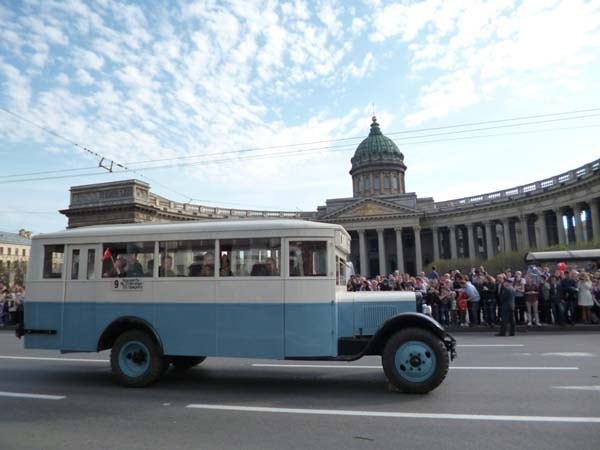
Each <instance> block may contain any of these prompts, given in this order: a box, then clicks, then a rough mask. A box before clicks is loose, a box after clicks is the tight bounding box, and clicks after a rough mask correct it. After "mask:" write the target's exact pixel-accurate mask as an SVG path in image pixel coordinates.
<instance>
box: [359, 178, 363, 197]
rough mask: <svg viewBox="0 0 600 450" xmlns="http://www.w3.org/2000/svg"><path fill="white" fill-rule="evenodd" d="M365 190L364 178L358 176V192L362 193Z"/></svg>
mask: <svg viewBox="0 0 600 450" xmlns="http://www.w3.org/2000/svg"><path fill="white" fill-rule="evenodd" d="M362 191H363V179H362V176H360V177H358V192H359V193H362Z"/></svg>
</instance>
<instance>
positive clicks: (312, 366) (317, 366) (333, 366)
mask: <svg viewBox="0 0 600 450" xmlns="http://www.w3.org/2000/svg"><path fill="white" fill-rule="evenodd" d="M252 367H285V368H290V369H301V368H308V369H380V370H381V368H382V367H381V366H359V365H342V364H252ZM450 369H451V370H579V367H522V366H450Z"/></svg>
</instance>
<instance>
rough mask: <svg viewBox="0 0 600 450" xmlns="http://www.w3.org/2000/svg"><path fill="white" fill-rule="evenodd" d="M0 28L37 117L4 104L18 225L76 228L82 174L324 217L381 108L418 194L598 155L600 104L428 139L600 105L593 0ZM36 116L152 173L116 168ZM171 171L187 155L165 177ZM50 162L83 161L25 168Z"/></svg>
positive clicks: (5, 11) (183, 7) (74, 16)
mask: <svg viewBox="0 0 600 450" xmlns="http://www.w3.org/2000/svg"><path fill="white" fill-rule="evenodd" d="M0 23H2V27H1V28H0V107H1V108H3V109H5V110H8V111H10V112H12V113H14V114H16V115H18V116H19V117H21V118H24V119H26V120H23V119H18V118H16V117H15V116H12V115H10V114H8V113H6V112H4V111H0V158H1V159H0V160H1V161H2V168H3V173H4V177H3V181H0V189H1V192H2V199H3V201H2V205H0V229H2V230H4V231H16V230H18V229H19V228H22V227H24V228H27V229H30V230H32V231H34V232H44V231H51V230H56V229H60V228H63V227H64V226H65V225H66V220H65V219H64V217H63V216H62V215H60V214H59V213H58V212H57V211H58V210H59V209H63V208H66V207H67V206H68V203H69V187H70V186H73V185H81V184H88V183H96V182H98V183H100V182H108V181H114V180H118V179H126V178H140V174H142V175H144V176H146V177H147V178H141V179H142V180H143V181H146V182H149V183H150V184H151V186H152V190H153V191H154V192H156V193H158V194H160V195H163V196H166V197H169V198H171V199H173V200H176V201H189V200H190V199H193V200H192V201H193V202H194V203H204V204H207V205H222V206H224V207H232V208H250V209H282V210H298V209H300V210H314V209H316V207H317V206H318V205H321V204H324V202H325V200H326V199H328V198H338V197H348V196H351V195H352V191H351V178H350V176H349V175H348V170H349V169H350V158H351V157H352V155H353V153H354V150H355V148H356V146H357V145H358V143H359V142H360V138H362V137H364V136H366V135H367V134H368V131H369V125H370V117H371V115H372V110H373V104H374V105H375V110H376V115H377V117H378V119H379V122H380V124H381V128H382V131H383V133H384V134H388V135H389V136H390V137H391V138H393V139H394V140H395V141H396V142H397V144H398V145H399V147H400V149H401V150H402V152H403V153H404V155H405V163H406V165H407V166H408V171H407V174H406V187H407V190H408V191H410V192H416V193H417V194H418V195H419V196H420V197H425V196H432V197H434V199H435V200H447V199H451V198H457V197H463V196H468V195H475V194H478V193H485V192H490V191H494V190H497V189H502V188H508V187H511V186H515V185H518V184H523V183H527V182H529V181H534V180H536V179H541V178H544V177H548V176H552V175H554V174H557V173H560V172H563V171H566V170H568V169H571V168H574V167H577V166H580V165H582V164H584V163H586V162H589V161H592V160H595V159H597V158H599V157H600V144H599V142H598V136H599V133H598V131H599V128H598V127H600V115H598V114H600V110H597V111H592V112H588V113H579V114H567V115H561V116H553V117H552V118H553V119H554V118H560V119H566V120H560V121H554V122H546V123H538V124H530V125H527V126H516V127H508V128H501V129H495V130H487V131H472V132H469V133H462V134H454V135H440V136H435V137H429V138H423V137H421V138H419V136H423V135H426V134H432V133H433V132H420V133H419V132H416V130H421V129H423V128H435V127H444V126H448V125H454V124H464V123H470V122H479V121H491V120H498V119H505V118H514V117H521V116H528V115H541V114H551V113H558V112H565V111H576V110H584V109H592V108H600V85H599V82H600V81H599V80H600V2H599V1H597V0H594V1H580V0H564V1H537V0H531V1H509V0H499V1H490V2H483V1H476V0H472V1H466V0H465V1H460V2H449V1H442V0H431V1H430V0H426V1H422V2H408V1H405V2H392V1H383V0H382V1H378V0H365V1H334V0H324V1H314V2H305V1H289V2H283V1H281V2H276V1H247V0H232V1H200V2H168V1H164V2H159V1H155V2H125V1H109V0H101V1H95V2H83V1H77V0H71V1H64V2H63V1H50V0H41V1H34V0H31V1H19V2H16V1H12V0H0ZM582 116H586V117H582ZM28 121H30V122H33V123H35V124H38V125H42V126H44V127H46V128H47V129H49V130H52V131H53V132H55V133H57V134H59V135H61V136H63V137H65V138H67V139H69V140H70V141H72V142H76V143H78V144H80V145H81V146H85V147H87V148H89V149H92V150H93V151H95V152H97V153H99V154H101V155H103V156H105V157H106V158H109V159H114V160H115V161H117V162H120V163H125V164H126V165H127V167H129V168H132V169H136V171H137V173H133V172H129V173H113V174H108V173H106V171H105V170H103V169H102V168H98V167H96V166H97V165H98V162H99V161H98V158H96V157H94V156H92V155H90V154H88V153H86V152H85V151H83V150H82V149H81V148H79V147H77V146H75V145H72V144H69V143H68V142H66V141H65V140H63V139H60V138H58V137H56V136H54V135H52V134H50V133H47V132H44V131H42V130H41V129H39V128H37V127H36V126H34V125H32V124H31V123H29V122H28ZM507 124H508V123H507ZM447 131H450V130H447ZM455 131H457V130H455ZM402 132H408V133H406V134H402ZM439 132H440V131H437V132H436V133H439ZM517 132H518V134H517ZM489 134H495V136H487V137H479V138H472V137H473V136H476V135H480V136H481V135H489ZM458 137H461V138H463V137H468V138H467V139H456V138H458ZM346 138H357V139H348V140H341V139H346ZM407 138H410V139H407ZM318 141H327V142H325V143H322V144H312V145H309V144H306V143H310V142H318ZM422 141H436V142H428V143H423V142H422ZM419 142H421V143H419ZM297 144H303V145H297ZM242 149H259V150H255V151H248V152H245V153H240V152H237V153H235V151H237V150H242ZM294 150H297V152H296V153H290V152H292V151H294ZM311 150H312V151H311ZM226 152H233V153H226ZM221 153H223V155H222V156H220V154H221ZM249 156H251V158H249ZM170 158H179V159H170ZM157 159H160V160H165V161H161V162H144V161H150V160H157ZM211 160H218V161H219V162H218V163H217V162H213V163H211ZM165 165H169V166H173V165H177V167H167V168H162V169H152V170H150V169H149V167H152V166H165ZM82 168H87V170H78V169H82ZM71 169H77V170H71ZM54 170H56V171H58V170H71V171H69V172H56V173H53V174H39V175H30V176H23V177H15V176H13V175H17V174H27V173H32V172H45V171H54ZM67 175H68V176H69V177H66V176H67ZM73 175H77V176H76V177H75V176H73ZM36 177H63V178H53V179H46V180H31V178H36ZM23 180H28V181H23ZM17 181H18V182H17Z"/></svg>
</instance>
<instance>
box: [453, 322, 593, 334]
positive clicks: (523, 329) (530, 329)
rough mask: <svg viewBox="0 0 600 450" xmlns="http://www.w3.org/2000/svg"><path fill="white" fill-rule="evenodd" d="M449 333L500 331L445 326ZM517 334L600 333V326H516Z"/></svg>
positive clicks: (488, 328)
mask: <svg viewBox="0 0 600 450" xmlns="http://www.w3.org/2000/svg"><path fill="white" fill-rule="evenodd" d="M444 328H445V329H446V330H447V331H448V332H449V333H452V334H456V333H498V332H499V331H500V325H495V326H493V327H488V326H485V325H476V326H472V327H457V326H447V327H444ZM515 330H516V332H517V333H540V332H542V333H544V332H553V333H562V332H573V331H575V332H580V331H581V332H585V331H599V332H600V324H583V323H578V324H576V325H563V326H559V325H542V326H541V327H538V326H535V325H534V326H526V325H517V326H516V328H515Z"/></svg>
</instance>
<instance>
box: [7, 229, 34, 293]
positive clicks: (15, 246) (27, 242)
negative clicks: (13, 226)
mask: <svg viewBox="0 0 600 450" xmlns="http://www.w3.org/2000/svg"><path fill="white" fill-rule="evenodd" d="M30 249H31V232H30V231H26V230H19V233H7V232H4V231H0V281H2V282H4V283H8V284H10V285H12V284H13V283H14V282H17V283H23V281H24V279H25V273H26V272H27V262H28V261H29V251H30Z"/></svg>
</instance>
